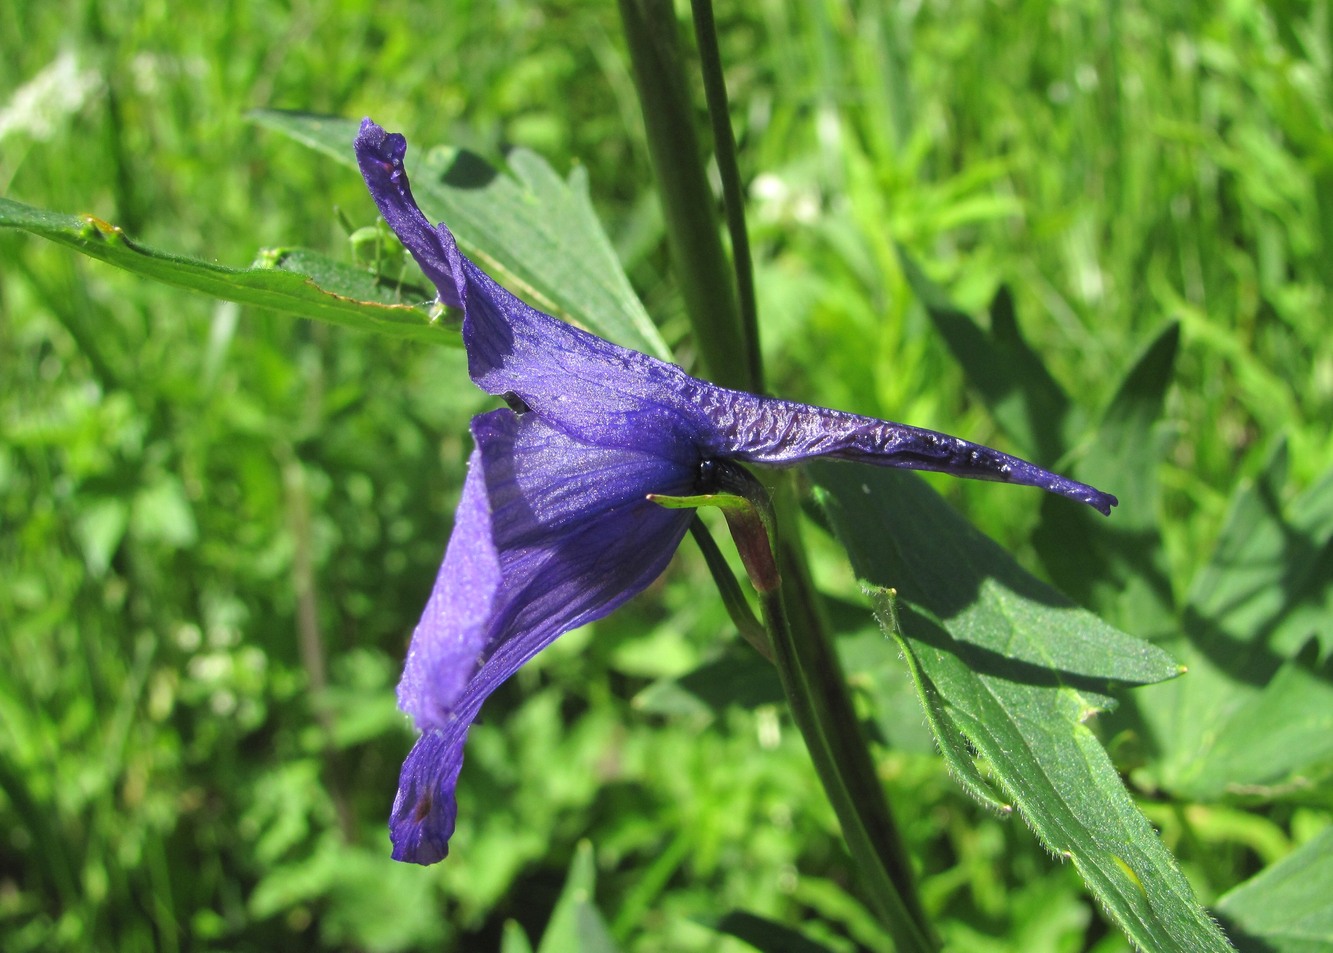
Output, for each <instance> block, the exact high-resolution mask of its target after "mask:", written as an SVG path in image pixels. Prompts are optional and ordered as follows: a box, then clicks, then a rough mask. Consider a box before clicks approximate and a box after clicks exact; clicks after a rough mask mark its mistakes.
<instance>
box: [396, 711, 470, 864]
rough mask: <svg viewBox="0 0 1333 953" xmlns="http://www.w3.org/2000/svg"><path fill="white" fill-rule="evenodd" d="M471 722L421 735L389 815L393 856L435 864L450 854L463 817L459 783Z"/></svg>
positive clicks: (410, 756) (400, 779) (412, 861)
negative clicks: (457, 792)
mask: <svg viewBox="0 0 1333 953" xmlns="http://www.w3.org/2000/svg"><path fill="white" fill-rule="evenodd" d="M470 727H471V722H462V721H460V722H457V723H456V724H455V725H454V727H453V728H452V729H451V730H448V731H435V730H431V731H428V732H426V733H425V734H423V735H422V736H421V737H420V738H418V739H417V743H416V744H415V745H413V746H412V750H411V751H410V752H409V753H408V755H407V760H406V761H404V762H403V770H402V771H401V772H400V774H399V775H398V796H397V797H395V798H394V800H393V811H392V812H391V813H390V814H389V837H390V838H391V839H392V841H393V859H394V860H401V861H406V862H407V863H412V864H434V863H438V862H439V861H441V860H444V858H445V857H446V856H448V854H449V838H450V837H452V836H453V833H454V822H455V821H456V820H457V819H458V802H457V801H456V800H455V799H454V787H455V785H457V784H458V772H459V771H460V770H462V768H463V742H464V741H466V740H467V732H468V729H469V728H470Z"/></svg>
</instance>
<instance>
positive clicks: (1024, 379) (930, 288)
mask: <svg viewBox="0 0 1333 953" xmlns="http://www.w3.org/2000/svg"><path fill="white" fill-rule="evenodd" d="M898 255H899V258H900V259H901V260H902V263H903V271H904V273H905V274H906V275H907V280H908V283H909V284H910V285H911V286H912V291H913V292H914V293H915V294H916V296H917V297H918V298H919V299H921V302H922V304H924V305H925V308H926V312H927V314H929V315H930V319H931V321H933V322H934V324H935V329H936V330H937V331H939V333H940V336H941V337H943V338H944V340H945V343H946V344H948V345H949V350H951V351H952V352H953V356H954V358H955V359H956V360H957V361H958V363H959V364H961V365H962V367H963V371H964V372H965V373H966V374H967V380H968V383H969V384H971V385H972V386H973V387H975V388H976V389H977V391H978V392H979V393H980V394H981V398H982V400H984V401H985V403H986V406H987V408H988V409H989V410H990V412H991V414H992V415H993V416H994V417H995V420H996V422H997V423H998V424H999V425H1000V426H1001V427H1002V428H1003V429H1004V432H1005V433H1006V434H1007V435H1008V436H1009V437H1010V438H1011V439H1012V440H1013V441H1014V442H1015V443H1016V444H1017V445H1018V446H1019V447H1021V448H1023V450H1024V452H1025V453H1026V454H1027V455H1028V456H1030V457H1032V458H1033V459H1034V460H1035V461H1036V462H1038V463H1040V464H1042V465H1044V466H1053V465H1054V464H1055V463H1056V461H1058V460H1060V459H1061V458H1062V457H1063V456H1064V455H1065V451H1066V450H1067V449H1068V445H1067V440H1066V436H1065V434H1066V427H1067V426H1069V425H1070V424H1071V423H1074V422H1072V421H1071V420H1070V417H1071V416H1072V411H1071V407H1070V402H1069V398H1068V397H1067V396H1066V395H1065V392H1064V391H1063V390H1062V389H1061V387H1060V385H1059V384H1058V383H1057V382H1056V380H1055V378H1054V377H1052V376H1051V374H1050V371H1048V370H1047V369H1046V365H1045V364H1044V363H1042V360H1041V358H1040V357H1039V356H1038V355H1037V353H1036V352H1035V351H1033V350H1032V349H1031V348H1030V347H1028V344H1027V342H1026V341H1025V340H1023V335H1022V332H1021V331H1020V330H1019V328H1018V320H1017V317H1016V315H1015V314H1014V303H1013V299H1012V298H1011V297H1010V295H1009V292H1008V290H1007V289H1004V288H1001V289H1000V291H999V292H998V293H997V294H996V296H995V300H994V302H992V304H991V327H990V332H989V333H987V332H986V331H985V330H983V329H982V328H980V327H978V326H977V324H976V322H974V321H973V320H972V319H971V318H970V317H968V316H967V315H966V314H964V313H963V312H962V311H959V310H958V309H957V308H956V307H954V305H953V304H952V302H950V301H949V299H948V296H947V295H946V294H945V292H944V290H943V289H942V288H940V287H939V286H938V285H936V284H935V283H934V282H933V281H931V280H930V279H929V278H928V277H927V276H926V273H925V272H924V271H922V270H921V268H920V266H919V265H917V263H916V262H915V261H914V260H913V259H912V258H911V257H910V256H908V255H907V253H906V252H904V251H903V250H902V249H899V251H898Z"/></svg>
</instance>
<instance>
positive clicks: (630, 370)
mask: <svg viewBox="0 0 1333 953" xmlns="http://www.w3.org/2000/svg"><path fill="white" fill-rule="evenodd" d="M368 130H369V131H368ZM376 137H378V138H376ZM363 139H364V140H367V141H374V142H377V143H383V144H386V145H382V146H376V147H375V148H376V149H378V150H379V151H374V155H376V156H381V155H382V156H383V159H382V161H381V162H380V163H379V164H376V163H369V166H370V168H369V171H368V170H367V166H368V163H367V162H366V160H365V159H363V160H362V170H363V172H364V173H365V175H366V180H367V182H368V183H369V184H370V187H371V191H372V192H374V193H375V196H376V201H378V202H380V207H381V210H384V209H385V200H384V199H383V198H382V195H383V194H384V193H385V192H386V191H388V192H391V193H392V201H393V202H395V203H397V204H396V205H394V206H393V207H394V211H395V215H396V216H397V219H401V220H404V221H406V223H407V225H406V227H405V229H404V230H400V229H399V227H398V225H396V224H394V223H395V221H396V219H394V218H390V215H389V212H388V211H385V213H384V214H385V218H386V219H388V220H389V221H390V224H391V225H393V226H394V230H395V231H397V232H398V233H399V236H400V237H401V238H402V239H403V244H405V245H406V246H407V247H408V248H409V249H411V250H412V253H413V255H415V256H416V258H417V260H418V261H420V262H422V267H423V268H426V267H427V263H428V262H434V261H438V260H440V259H441V257H442V256H443V257H445V258H447V259H448V261H449V262H451V264H450V266H449V268H448V270H447V271H448V274H447V276H446V278H447V280H448V281H450V282H456V283H457V290H456V291H455V292H454V293H455V294H457V295H458V296H459V297H460V298H461V299H462V300H463V302H464V320H463V339H464V343H465V345H466V347H467V352H468V366H469V370H470V372H471V375H472V379H473V380H474V381H475V382H476V383H477V384H478V386H480V387H482V388H483V389H484V390H486V391H487V392H489V393H491V394H497V395H500V394H512V395H514V396H516V397H518V398H519V399H521V400H522V401H523V403H524V404H526V405H527V406H528V407H529V408H531V410H532V411H533V412H534V413H535V414H537V415H538V416H540V417H541V418H543V419H544V420H545V421H546V422H547V423H549V424H550V425H551V426H554V427H557V428H559V429H560V430H562V431H563V432H565V433H567V434H569V435H570V436H571V437H573V438H575V439H577V440H580V441H582V442H584V443H588V444H595V445H598V446H601V447H617V448H623V449H626V450H632V451H637V452H641V453H646V454H656V455H658V456H662V457H667V458H670V459H672V460H675V461H677V462H679V463H680V464H681V465H682V466H686V465H689V464H690V462H691V461H694V462H696V463H697V461H698V460H700V459H703V458H706V457H719V458H731V459H736V460H741V461H746V462H750V463H760V464H769V465H773V466H785V465H791V464H795V463H799V462H801V461H803V460H809V459H812V458H815V457H830V458H832V459H838V460H853V461H857V462H860V463H869V464H874V465H876V466H888V467H901V468H906V469H912V470H935V471H938V472H943V473H950V474H953V475H955V476H960V477H968V478H971V479H979V480H996V481H999V482H1002V483H1015V484H1021V485H1024V486H1035V487H1040V488H1041V489H1044V490H1047V491H1049V492H1051V493H1056V494H1059V495H1060V496H1065V497H1069V498H1070V499H1073V500H1077V501H1079V502H1082V503H1087V504H1088V505H1089V506H1092V507H1094V508H1095V509H1097V510H1100V511H1101V512H1102V513H1105V514H1109V513H1110V511H1111V507H1112V506H1115V505H1116V503H1117V501H1116V498H1115V497H1114V496H1112V495H1111V494H1109V493H1103V492H1101V491H1100V490H1097V489H1096V488H1094V487H1091V486H1088V485H1087V484H1084V483H1079V482H1077V481H1075V480H1070V479H1068V478H1066V477H1062V476H1059V475H1058V474H1055V473H1052V472H1050V471H1049V470H1044V469H1042V468H1041V467H1038V466H1036V465H1035V464H1032V463H1028V462H1027V461H1025V460H1021V459H1019V458H1018V457H1014V456H1010V455H1009V454H1007V453H1001V452H1000V451H998V450H992V449H991V448H989V447H984V446H981V445H979V444H974V443H970V442H968V441H966V440H962V439H960V438H958V437H951V436H948V435H947V434H942V433H936V432H935V431H932V430H923V429H921V428H918V427H911V426H908V425H906V424H898V423H893V422H892V421H886V420H876V419H875V418H873V417H862V416H859V415H857V414H848V413H843V412H841V411H836V410H826V409H824V408H822V407H813V406H810V405H807V404H797V403H792V402H790V401H784V400H774V399H770V398H765V397H759V396H757V395H754V394H747V393H743V392H740V391H733V390H727V389H726V388H722V387H717V386H715V385H713V384H709V383H708V382H706V381H702V380H699V379H698V378H694V377H691V376H689V375H688V374H686V373H685V372H684V371H683V370H681V369H680V368H679V367H677V366H675V365H674V364H667V363H665V362H663V361H659V360H656V359H655V358H652V357H649V356H648V355H646V354H640V353H638V352H637V351H630V350H628V349H626V348H622V347H618V346H617V345H615V344H612V343H610V342H609V341H605V340H603V339H601V338H599V337H596V336H594V335H591V334H588V333H587V332H585V331H582V330H580V329H578V328H575V327H572V326H571V325H569V324H566V323H565V322H563V321H558V320H556V319H555V318H553V317H551V316H550V315H547V314H543V313H542V312H540V311H538V310H536V309H535V308H532V307H530V306H529V305H527V304H525V303H524V302H522V301H520V300H519V299H518V298H516V297H515V296H514V295H512V294H510V293H509V292H508V291H506V290H505V289H504V288H502V287H500V285H498V284H497V283H496V282H495V281H494V280H493V279H492V278H491V277H490V276H489V275H487V274H486V273H485V272H484V271H482V270H481V269H480V268H478V267H477V266H476V265H475V264H473V263H472V262H471V261H469V260H468V259H467V258H466V257H464V256H462V255H461V254H459V252H458V250H457V248H456V247H455V245H454V242H453V238H452V236H451V235H450V234H449V230H448V229H447V228H445V227H444V226H443V225H441V226H439V227H438V228H436V229H431V228H430V226H429V223H427V222H426V219H425V217H424V216H423V215H422V214H421V213H420V212H419V211H417V210H416V207H415V205H413V204H412V195H411V192H410V191H409V190H408V187H407V179H406V177H405V175H404V174H403V173H402V162H401V160H402V149H403V143H402V137H401V136H397V135H391V136H385V134H384V132H383V130H381V129H379V127H378V126H375V125H374V124H373V123H370V121H369V120H367V121H366V123H365V124H363V126H362V133H361V136H360V137H359V138H358V155H360V154H361V151H362V149H361V146H360V143H361V141H362V140H363ZM372 151H373V150H372ZM385 162H387V163H388V165H387V166H386V165H384V164H383V163H385ZM384 168H391V169H392V176H391V177H389V178H391V181H390V182H389V183H388V184H387V185H386V184H382V183H378V182H377V181H372V173H376V174H380V173H383V169H384ZM384 175H387V173H384ZM386 181H388V180H387V179H386ZM390 186H391V188H390ZM440 249H444V251H440ZM438 271H439V269H436V272H438ZM427 274H428V275H430V276H431V280H432V281H435V282H436V283H437V284H439V283H440V281H441V280H443V279H441V278H438V277H436V275H435V274H434V273H432V271H430V270H429V269H428V270H427ZM460 275H461V278H460V277H459V276H460ZM445 293H446V290H445V289H444V288H442V289H441V298H442V300H443V299H444V295H445Z"/></svg>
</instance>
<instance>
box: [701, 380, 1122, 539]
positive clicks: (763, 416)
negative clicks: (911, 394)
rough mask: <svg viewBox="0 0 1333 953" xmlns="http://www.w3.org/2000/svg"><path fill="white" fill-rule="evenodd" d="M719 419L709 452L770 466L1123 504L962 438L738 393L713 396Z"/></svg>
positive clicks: (1107, 510)
mask: <svg viewBox="0 0 1333 953" xmlns="http://www.w3.org/2000/svg"><path fill="white" fill-rule="evenodd" d="M712 399H713V402H714V404H715V409H714V410H713V411H712V414H713V416H714V418H715V419H725V420H726V421H728V424H729V425H728V426H727V427H726V428H725V430H724V431H723V432H722V433H720V434H718V435H717V445H716V447H715V448H710V451H709V452H713V453H721V452H723V451H724V450H725V452H726V453H727V454H728V455H729V456H731V457H732V458H734V459H737V460H743V461H746V462H749V463H761V464H768V465H770V466H789V465H791V464H795V463H800V462H801V461H803V460H809V459H813V458H815V457H828V458H830V459H833V460H851V461H854V462H856V463H869V464H873V465H874V466H881V467H898V468H901V469H906V470H933V471H936V472H938V473H949V474H952V475H954V476H959V477H967V478H969V479H973V480H995V481H997V482H1000V483H1014V484H1019V485H1021V486H1034V487H1040V488H1041V489H1043V490H1046V491H1048V492H1050V493H1055V494H1057V495H1059V496H1064V497H1068V498H1069V499H1071V500H1077V501H1078V502H1080V503H1086V504H1088V505H1089V506H1091V507H1093V508H1094V509H1096V510H1099V511H1100V512H1101V513H1102V514H1104V515H1106V516H1109V515H1110V514H1111V507H1113V506H1116V505H1117V504H1118V502H1119V501H1118V500H1117V499H1116V498H1115V497H1114V496H1112V495H1111V494H1110V493H1103V492H1102V491H1101V490H1098V489H1096V488H1095V487H1091V486H1088V485H1087V484H1086V483H1079V482H1078V481H1076V480H1071V479H1069V478H1068V477H1063V476H1060V475H1059V474H1056V473H1052V472H1051V471H1049V470H1044V469H1042V468H1041V467H1039V466H1037V465H1036V464H1034V463H1029V462H1028V461H1026V460H1022V459H1019V458H1018V457H1015V456H1011V455H1009V454H1007V453H1001V452H1000V451H999V450H992V449H991V448H990V447H985V446H982V445H981V444H976V443H971V442H969V441H967V440H963V439H962V438H960V437H951V436H949V435H948V434H943V433H938V432H936V431H934V430H925V429H922V428H920V427H912V426H909V425H907V424H899V423H894V422H893V421H889V420H877V419H876V418H874V417H862V416H860V415H858V414H849V413H845V412H843V411H840V410H827V409H825V408H823V407H812V406H810V405H808V404H797V403H793V402H791V401H786V400H774V399H771V398H766V397H757V396H755V395H754V394H745V393H740V392H737V391H726V392H724V393H722V394H715V395H713V398H712Z"/></svg>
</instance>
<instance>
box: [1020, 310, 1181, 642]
mask: <svg viewBox="0 0 1333 953" xmlns="http://www.w3.org/2000/svg"><path fill="white" fill-rule="evenodd" d="M1179 344H1180V327H1179V325H1177V324H1175V323H1174V322H1173V323H1171V324H1168V325H1167V326H1166V327H1164V328H1163V329H1162V330H1161V331H1160V332H1159V333H1158V334H1157V335H1156V337H1154V338H1153V340H1152V341H1151V342H1150V343H1149V344H1148V346H1147V347H1146V348H1144V350H1143V352H1142V353H1141V354H1140V355H1139V357H1138V358H1137V360H1135V361H1134V363H1133V364H1132V365H1131V366H1130V369H1129V371H1128V372H1127V373H1126V374H1125V377H1124V379H1123V380H1122V381H1121V383H1120V387H1119V388H1117V390H1116V395H1115V397H1114V398H1113V399H1112V400H1111V403H1110V405H1109V406H1108V408H1107V410H1106V413H1105V414H1104V415H1103V416H1102V420H1101V423H1100V424H1098V425H1097V426H1096V427H1095V428H1094V429H1093V433H1094V434H1095V436H1094V438H1093V440H1092V442H1091V443H1090V444H1089V445H1088V446H1087V448H1086V452H1085V453H1084V454H1083V456H1082V457H1081V458H1080V459H1079V460H1078V461H1077V464H1076V466H1075V467H1074V468H1073V474H1074V476H1076V477H1077V478H1079V479H1082V480H1084V481H1085V482H1088V481H1090V482H1092V483H1095V484H1096V485H1097V486H1099V487H1101V488H1102V489H1105V490H1107V491H1109V492H1112V493H1115V494H1116V495H1117V496H1118V497H1119V499H1120V506H1119V507H1118V508H1117V509H1116V511H1115V516H1114V518H1113V519H1109V520H1108V519H1103V518H1102V517H1100V516H1097V515H1095V514H1093V513H1090V512H1087V507H1076V506H1069V505H1068V504H1067V503H1066V502H1065V501H1064V500H1057V499H1055V498H1053V497H1047V498H1046V499H1043V500H1042V505H1041V523H1040V525H1039V526H1038V527H1037V529H1036V531H1035V532H1034V533H1033V535H1032V545H1033V546H1034V547H1035V548H1036V550H1037V554H1038V555H1039V556H1040V557H1041V560H1042V565H1043V566H1045V567H1046V571H1047V572H1048V573H1050V576H1051V579H1052V580H1053V581H1054V582H1055V584H1056V585H1057V586H1059V587H1060V589H1061V590H1062V591H1064V592H1065V593H1066V594H1068V595H1069V596H1071V597H1073V598H1074V599H1075V600H1076V601H1077V602H1079V603H1080V604H1082V605H1085V606H1089V607H1090V608H1092V609H1094V610H1095V611H1097V612H1098V613H1100V614H1101V615H1102V616H1103V617H1104V618H1106V619H1108V620H1110V621H1111V622H1113V623H1115V624H1116V625H1118V626H1120V627H1121V628H1123V629H1125V630H1127V631H1129V632H1133V633H1134V634H1135V635H1140V636H1144V637H1147V638H1160V637H1162V636H1164V635H1167V634H1169V633H1170V632H1172V631H1173V630H1174V628H1175V606H1174V601H1175V600H1174V597H1173V594H1172V591H1171V582H1170V573H1169V570H1168V566H1167V564H1166V554H1165V549H1164V548H1163V545H1162V537H1161V531H1160V528H1159V519H1160V516H1159V514H1160V513H1161V507H1160V505H1159V504H1160V499H1159V496H1160V492H1159V485H1158V479H1157V474H1158V471H1159V469H1160V466H1161V462H1162V458H1163V456H1164V454H1165V448H1164V446H1163V442H1162V439H1161V435H1160V429H1159V428H1160V423H1161V420H1162V416H1163V413H1164V410H1165V406H1166V394H1167V391H1168V389H1169V388H1170V386H1171V382H1172V380H1173V378H1174V368H1175V360H1176V353H1177V350H1178V348H1179Z"/></svg>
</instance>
